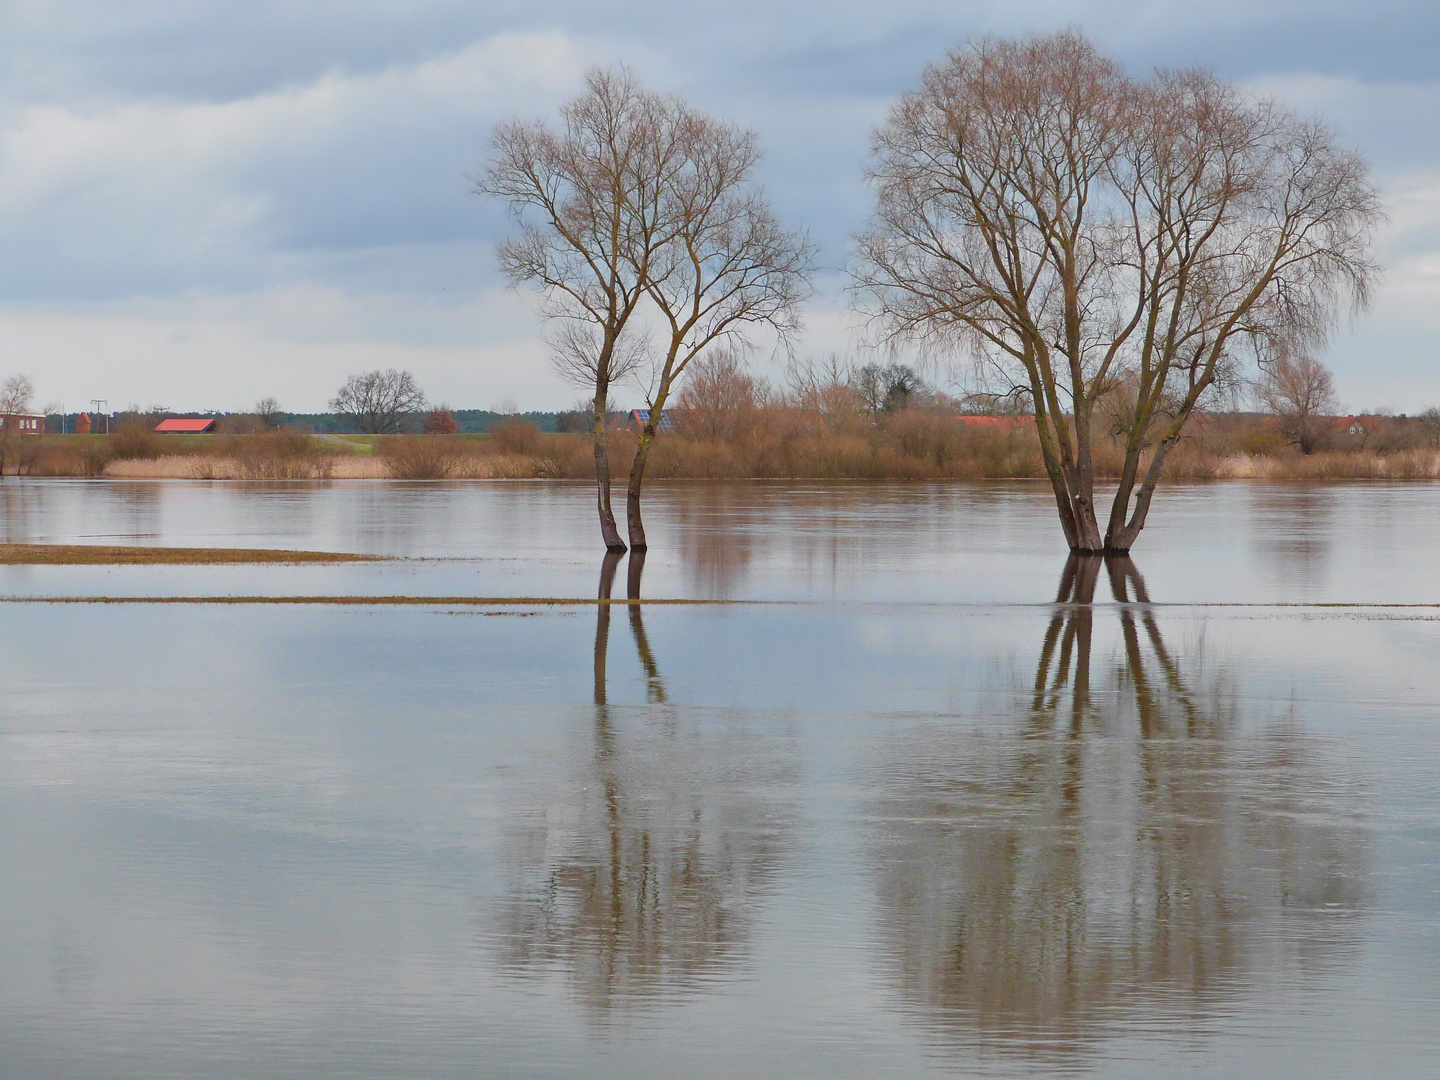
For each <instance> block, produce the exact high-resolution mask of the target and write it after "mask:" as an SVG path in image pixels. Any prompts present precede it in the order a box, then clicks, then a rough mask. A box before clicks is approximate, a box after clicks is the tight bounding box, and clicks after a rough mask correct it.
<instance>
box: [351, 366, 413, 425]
mask: <svg viewBox="0 0 1440 1080" xmlns="http://www.w3.org/2000/svg"><path fill="white" fill-rule="evenodd" d="M425 404H426V402H425V394H424V392H423V391H422V390H421V389H420V387H419V386H418V385H417V384H416V382H415V376H413V375H411V374H410V372H408V371H396V370H395V369H394V368H387V369H386V370H384V371H368V372H366V373H365V374H363V375H351V376H350V378H348V379H346V380H345V385H344V386H342V387H341V388H340V392H339V393H338V394H336V395H335V397H334V398H333V399H331V401H330V408H331V409H333V410H334V411H335V412H337V413H339V414H340V415H341V416H349V417H353V418H354V420H355V425H356V426H357V427H358V428H359V429H360V430H361V431H363V432H366V433H367V434H370V435H393V434H396V433H397V432H400V431H403V430H404V428H405V423H406V421H407V420H408V419H409V418H410V417H411V416H413V415H414V414H415V413H418V412H421V411H422V410H423V409H424V408H425Z"/></svg>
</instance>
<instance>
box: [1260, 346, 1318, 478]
mask: <svg viewBox="0 0 1440 1080" xmlns="http://www.w3.org/2000/svg"><path fill="white" fill-rule="evenodd" d="M1255 395H1256V397H1258V398H1259V399H1260V403H1261V404H1262V405H1263V406H1264V407H1265V408H1266V409H1267V410H1268V411H1269V412H1272V413H1274V414H1275V415H1276V416H1277V417H1279V419H1280V434H1282V435H1283V436H1285V441H1286V442H1288V443H1290V444H1291V445H1292V446H1298V447H1299V448H1300V452H1301V453H1302V454H1313V453H1314V452H1315V451H1316V449H1317V448H1318V447H1319V446H1320V442H1321V440H1322V439H1323V438H1324V436H1325V434H1326V430H1327V427H1328V424H1329V422H1330V418H1331V417H1332V416H1333V415H1334V413H1335V408H1336V404H1335V380H1334V379H1333V378H1332V377H1331V375H1330V369H1329V368H1327V367H1326V366H1325V365H1324V364H1322V363H1321V362H1320V361H1319V360H1316V359H1315V358H1314V357H1313V356H1301V357H1296V358H1293V359H1292V358H1291V357H1288V356H1285V357H1281V358H1280V359H1279V360H1276V361H1275V362H1274V363H1273V364H1270V365H1268V366H1267V367H1266V369H1265V371H1264V373H1263V374H1262V375H1261V377H1260V381H1259V382H1258V383H1257V384H1256V387H1255Z"/></svg>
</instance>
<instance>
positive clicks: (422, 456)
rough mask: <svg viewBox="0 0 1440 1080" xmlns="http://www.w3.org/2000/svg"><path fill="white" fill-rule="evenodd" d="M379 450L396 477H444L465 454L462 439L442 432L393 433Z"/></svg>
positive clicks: (454, 470) (452, 473) (455, 469)
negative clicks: (436, 433) (439, 433)
mask: <svg viewBox="0 0 1440 1080" xmlns="http://www.w3.org/2000/svg"><path fill="white" fill-rule="evenodd" d="M522 422H523V421H522ZM532 426H533V425H532ZM379 451H380V456H381V457H382V458H384V460H385V467H386V468H387V469H389V471H390V475H391V476H393V477H394V478H395V479H396V480H448V479H450V478H451V477H453V476H455V475H456V474H457V473H458V472H459V471H460V468H461V466H462V465H463V464H464V463H465V459H466V457H467V456H468V455H467V454H466V452H465V451H466V444H465V441H464V440H462V439H457V438H454V437H452V436H446V435H396V436H394V437H392V438H388V439H385V440H384V441H383V442H382V443H381V444H380V447H379Z"/></svg>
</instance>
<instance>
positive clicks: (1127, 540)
mask: <svg viewBox="0 0 1440 1080" xmlns="http://www.w3.org/2000/svg"><path fill="white" fill-rule="evenodd" d="M1176 441H1177V439H1174V438H1165V439H1162V440H1161V441H1160V444H1159V445H1158V446H1156V447H1155V456H1154V457H1153V458H1151V459H1150V467H1149V468H1148V469H1146V470H1145V479H1143V480H1142V481H1141V482H1140V487H1139V488H1138V490H1136V489H1133V488H1132V487H1129V486H1127V485H1126V484H1125V483H1124V481H1123V479H1122V482H1121V485H1120V489H1119V490H1118V491H1116V492H1115V504H1114V506H1112V507H1111V509H1110V527H1109V529H1107V530H1106V532H1105V552H1106V554H1109V555H1128V554H1130V549H1131V548H1132V547H1134V546H1135V541H1136V540H1137V539H1139V537H1140V530H1141V529H1143V528H1145V519H1146V518H1147V517H1149V515H1150V500H1151V499H1152V498H1154V496H1155V485H1156V484H1158V483H1159V482H1160V474H1161V472H1162V470H1163V469H1164V466H1165V459H1166V458H1167V457H1168V456H1169V455H1170V451H1171V449H1173V448H1174V446H1175V443H1176ZM1132 490H1134V494H1135V508H1134V509H1133V510H1130V494H1131V491H1132ZM1127 511H1129V514H1130V518H1129V520H1128V521H1127V520H1126V519H1125V514H1126V512H1127Z"/></svg>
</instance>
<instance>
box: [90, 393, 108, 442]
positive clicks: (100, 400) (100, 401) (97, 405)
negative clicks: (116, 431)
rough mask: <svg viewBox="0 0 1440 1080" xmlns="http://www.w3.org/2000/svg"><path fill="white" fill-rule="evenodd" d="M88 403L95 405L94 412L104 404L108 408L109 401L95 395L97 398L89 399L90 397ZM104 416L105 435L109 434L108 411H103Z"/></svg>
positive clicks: (98, 410)
mask: <svg viewBox="0 0 1440 1080" xmlns="http://www.w3.org/2000/svg"><path fill="white" fill-rule="evenodd" d="M90 404H91V405H94V406H95V411H96V412H100V406H102V405H104V406H106V407H107V408H108V406H109V405H110V402H109V401H108V400H107V399H106V398H103V397H97V398H91V399H90ZM104 416H105V434H106V435H109V434H110V414H109V413H108V412H106V413H104Z"/></svg>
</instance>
